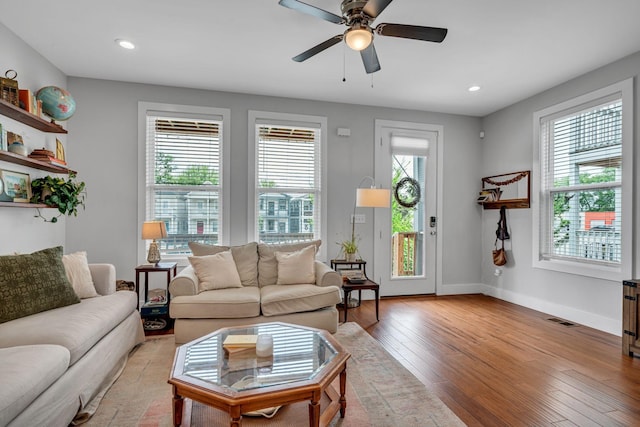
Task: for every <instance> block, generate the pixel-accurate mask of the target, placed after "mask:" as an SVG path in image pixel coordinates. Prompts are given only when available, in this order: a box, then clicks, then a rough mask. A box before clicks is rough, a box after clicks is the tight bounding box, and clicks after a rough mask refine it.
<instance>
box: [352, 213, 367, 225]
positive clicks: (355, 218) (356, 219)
mask: <svg viewBox="0 0 640 427" xmlns="http://www.w3.org/2000/svg"><path fill="white" fill-rule="evenodd" d="M351 223H355V224H364V223H365V216H364V214H355V215H351Z"/></svg>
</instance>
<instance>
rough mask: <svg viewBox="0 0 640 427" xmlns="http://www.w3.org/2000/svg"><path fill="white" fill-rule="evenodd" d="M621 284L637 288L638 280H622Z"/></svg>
mask: <svg viewBox="0 0 640 427" xmlns="http://www.w3.org/2000/svg"><path fill="white" fill-rule="evenodd" d="M622 285H623V286H628V287H630V288H637V287H638V281H637V280H624V281H623V282H622Z"/></svg>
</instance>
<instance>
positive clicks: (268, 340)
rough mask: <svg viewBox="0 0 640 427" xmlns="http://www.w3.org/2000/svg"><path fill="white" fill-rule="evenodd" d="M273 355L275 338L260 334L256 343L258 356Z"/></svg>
mask: <svg viewBox="0 0 640 427" xmlns="http://www.w3.org/2000/svg"><path fill="white" fill-rule="evenodd" d="M272 355H273V337H272V336H271V335H269V334H259V335H258V341H256V356H258V357H271V356H272Z"/></svg>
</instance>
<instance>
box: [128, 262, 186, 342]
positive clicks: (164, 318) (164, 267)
mask: <svg viewBox="0 0 640 427" xmlns="http://www.w3.org/2000/svg"><path fill="white" fill-rule="evenodd" d="M177 272H178V263H176V262H159V263H158V264H143V265H139V266H137V267H136V292H137V293H138V306H137V307H138V308H140V316H141V317H142V318H143V319H144V320H145V322H144V327H145V330H155V329H163V328H164V327H165V326H166V325H167V322H168V321H169V320H170V319H169V302H170V301H171V294H170V293H169V283H170V282H171V279H172V278H173V277H175V276H176V274H177ZM142 273H144V304H143V306H142V307H140V286H141V283H140V275H141V274H142ZM149 273H166V275H167V300H166V301H163V302H161V303H155V304H152V303H150V302H149V301H148V300H149ZM153 319H156V320H157V321H156V322H154V321H153Z"/></svg>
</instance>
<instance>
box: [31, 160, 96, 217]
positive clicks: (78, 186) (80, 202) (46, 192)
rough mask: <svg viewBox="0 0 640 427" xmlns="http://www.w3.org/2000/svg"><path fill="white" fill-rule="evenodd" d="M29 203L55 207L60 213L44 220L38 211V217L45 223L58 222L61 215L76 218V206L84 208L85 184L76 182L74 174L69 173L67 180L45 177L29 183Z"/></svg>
mask: <svg viewBox="0 0 640 427" xmlns="http://www.w3.org/2000/svg"><path fill="white" fill-rule="evenodd" d="M31 192H32V197H31V202H32V203H44V204H45V205H47V206H51V207H55V208H57V209H58V212H60V213H59V214H58V215H57V216H54V217H53V218H51V219H46V218H45V217H44V216H42V214H41V213H40V209H38V215H36V217H40V218H42V219H44V220H45V221H47V222H58V217H60V216H61V215H72V214H73V216H78V206H82V207H83V208H84V198H85V183H84V182H82V181H76V174H75V173H72V172H70V173H69V177H68V178H66V179H65V178H61V177H53V176H45V177H43V178H37V179H34V180H33V181H31Z"/></svg>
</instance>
